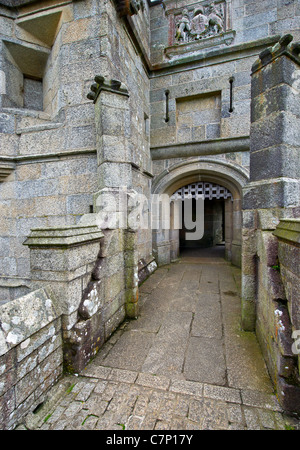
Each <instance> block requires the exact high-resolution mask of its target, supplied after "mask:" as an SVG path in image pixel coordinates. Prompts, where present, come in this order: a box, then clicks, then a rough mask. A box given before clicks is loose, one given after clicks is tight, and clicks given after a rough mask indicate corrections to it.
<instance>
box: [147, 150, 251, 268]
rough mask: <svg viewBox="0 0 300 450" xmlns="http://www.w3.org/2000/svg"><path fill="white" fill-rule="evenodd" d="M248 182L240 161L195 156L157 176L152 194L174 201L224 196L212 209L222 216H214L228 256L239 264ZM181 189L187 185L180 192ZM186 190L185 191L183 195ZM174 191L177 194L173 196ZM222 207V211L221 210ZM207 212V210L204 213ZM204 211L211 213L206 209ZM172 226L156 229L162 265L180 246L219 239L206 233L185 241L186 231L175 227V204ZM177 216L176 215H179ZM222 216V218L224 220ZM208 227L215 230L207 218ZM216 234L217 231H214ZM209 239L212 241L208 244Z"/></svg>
mask: <svg viewBox="0 0 300 450" xmlns="http://www.w3.org/2000/svg"><path fill="white" fill-rule="evenodd" d="M247 182H248V173H247V171H246V170H245V169H244V168H242V167H241V166H239V165H238V164H235V163H232V162H228V161H226V160H221V159H220V160H218V161H216V159H210V158H206V157H202V158H201V157H200V158H193V159H189V160H186V161H183V162H180V163H176V164H174V165H172V166H170V167H168V168H167V169H165V170H164V171H163V172H162V173H161V174H160V175H158V176H157V177H156V178H155V180H154V183H153V188H152V194H153V195H157V196H158V197H159V196H163V195H164V194H166V195H167V196H169V197H170V198H171V199H172V200H174V199H176V198H179V196H180V195H181V197H182V199H184V197H187V198H197V196H198V195H199V196H201V197H202V198H205V197H206V198H208V199H209V198H210V199H213V198H215V199H216V200H220V199H222V204H219V205H218V204H217V203H216V202H215V205H214V206H213V205H210V210H211V211H216V210H217V209H218V210H219V215H220V216H219V217H220V218H219V219H218V217H217V215H216V214H217V213H216V212H215V216H214V219H212V221H215V225H216V229H217V228H218V227H217V222H221V221H222V225H221V224H220V223H219V226H220V227H222V232H221V231H220V232H219V234H220V233H222V238H220V237H219V241H220V240H222V241H224V243H225V257H226V259H227V260H228V261H231V262H232V263H233V264H235V265H237V266H240V261H241V217H242V215H241V202H242V189H243V187H244V186H245V185H246V184H247ZM181 188H184V189H183V190H181V191H180V189H181ZM205 189H206V191H207V195H206V194H205ZM184 191H185V192H186V194H184ZM174 194H175V195H174ZM221 210H222V211H221ZM205 211H206V212H205ZM205 211H204V216H205V214H206V215H207V214H208V210H207V208H205ZM170 214H171V220H170V224H171V227H170V228H169V227H165V226H164V224H163V223H162V224H161V226H160V227H159V228H158V229H156V230H154V231H153V247H154V253H155V254H156V257H157V262H158V264H159V265H163V264H168V263H169V262H170V261H172V260H174V259H176V258H177V256H178V255H179V253H180V245H181V246H183V245H192V246H200V247H201V246H208V247H210V246H212V245H213V244H214V243H216V242H217V238H213V237H212V235H211V236H207V235H206V236H204V238H203V239H204V240H203V239H202V240H201V241H197V242H195V241H194V242H190V243H186V244H184V239H183V237H182V236H183V234H182V232H181V230H178V229H176V227H174V226H173V225H174V222H176V219H177V221H178V214H181V211H180V212H178V210H176V207H175V208H174V204H173V203H172V204H171V207H170ZM176 216H177V217H176ZM221 216H222V219H221ZM205 220H206V224H205V226H206V227H207V228H211V230H213V228H214V227H213V226H211V227H210V226H209V219H207V218H206V219H205ZM215 234H218V232H217V231H215ZM209 242H210V243H209Z"/></svg>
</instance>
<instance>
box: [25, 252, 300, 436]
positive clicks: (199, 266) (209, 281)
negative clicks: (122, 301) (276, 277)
mask: <svg viewBox="0 0 300 450" xmlns="http://www.w3.org/2000/svg"><path fill="white" fill-rule="evenodd" d="M239 293H240V270H239V269H238V268H236V267H234V266H232V265H230V264H229V263H226V262H225V260H224V259H223V258H222V257H220V256H219V255H218V254H216V256H211V257H209V258H207V257H205V255H204V256H203V257H202V258H199V257H193V256H189V257H188V256H187V257H182V258H181V259H180V260H179V262H177V263H174V264H172V265H170V266H165V267H162V268H159V269H158V270H157V271H156V272H155V273H154V274H153V275H152V276H151V277H150V278H149V279H148V280H146V281H145V283H144V284H143V285H142V286H141V289H140V302H141V310H140V316H139V318H138V319H137V320H134V321H128V322H125V323H123V324H122V325H121V327H120V328H119V329H118V330H117V331H116V332H115V333H114V334H113V335H112V336H111V338H110V340H109V341H108V342H107V343H106V344H105V345H104V346H103V347H102V349H101V350H100V352H99V353H98V355H97V356H96V358H95V359H94V360H93V361H92V362H91V363H90V364H89V365H88V366H87V367H86V368H85V370H83V371H82V373H80V374H78V375H77V376H65V377H64V378H63V379H62V380H61V382H60V383H58V384H57V385H56V386H55V387H54V388H53V389H52V391H51V395H50V396H49V398H48V401H47V402H46V403H45V404H44V405H43V406H42V407H41V409H40V410H39V411H38V412H36V413H35V414H33V413H32V414H30V415H29V416H28V417H27V419H26V423H25V425H26V427H27V428H29V429H42V430H44V429H45V430H49V429H50V430H62V429H63V430H78V429H79V430H93V429H95V430H124V429H125V430H206V429H215V430H230V429H233V430H241V429H242V430H247V429H250V430H253V429H254V430H255V429H280V430H281V429H283V430H285V429H291V428H293V429H299V422H298V421H297V420H296V419H295V418H291V417H288V416H285V415H284V414H283V413H282V411H281V408H280V406H279V404H278V402H277V399H276V396H275V395H274V392H273V388H272V385H271V382H270V379H269V376H268V373H267V370H266V366H265V364H264V361H263V358H262V355H261V353H260V348H259V345H258V342H257V340H256V337H255V335H254V334H253V333H246V332H243V331H241V329H240V297H239ZM19 428H20V429H22V428H23V427H22V426H20V427H19Z"/></svg>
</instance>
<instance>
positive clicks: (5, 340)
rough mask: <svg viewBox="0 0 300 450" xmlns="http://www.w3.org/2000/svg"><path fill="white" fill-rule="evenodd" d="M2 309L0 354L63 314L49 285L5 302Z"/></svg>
mask: <svg viewBox="0 0 300 450" xmlns="http://www.w3.org/2000/svg"><path fill="white" fill-rule="evenodd" d="M34 305H35V306H34ZM0 310H1V329H0V333H1V336H0V341H1V344H0V356H2V355H4V354H5V353H6V352H7V351H9V350H10V349H12V348H13V347H15V346H16V345H18V344H20V343H21V342H24V341H26V340H27V339H28V338H29V337H31V336H32V335H33V334H35V333H37V332H38V331H39V330H40V329H41V328H43V327H45V326H46V325H48V324H49V323H51V322H53V320H54V319H57V318H58V317H60V315H61V310H60V308H59V304H58V303H57V301H56V299H55V297H54V294H53V292H52V291H51V288H50V287H49V286H47V287H44V288H42V289H38V290H36V291H34V292H30V293H29V294H27V295H25V296H23V297H20V298H18V299H16V300H12V301H10V302H8V303H5V304H4V305H1V306H0ZM37 310H38V314H37ZM16 318H17V319H18V321H17V323H18V326H16ZM33 319H34V320H33Z"/></svg>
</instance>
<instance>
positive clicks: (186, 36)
mask: <svg viewBox="0 0 300 450" xmlns="http://www.w3.org/2000/svg"><path fill="white" fill-rule="evenodd" d="M224 32H225V8H224V2H223V3H218V4H216V2H212V3H210V4H209V5H206V6H202V5H199V6H197V7H195V8H194V10H193V11H189V10H188V9H187V8H184V9H183V10H182V13H181V15H179V16H178V19H177V21H176V34H175V43H177V44H181V43H185V42H191V41H195V40H198V39H203V38H207V37H210V36H217V35H218V34H222V33H224Z"/></svg>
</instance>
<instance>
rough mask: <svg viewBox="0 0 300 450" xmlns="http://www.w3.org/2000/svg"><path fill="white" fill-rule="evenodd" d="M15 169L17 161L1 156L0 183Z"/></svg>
mask: <svg viewBox="0 0 300 450" xmlns="http://www.w3.org/2000/svg"><path fill="white" fill-rule="evenodd" d="M14 170H15V163H14V162H13V161H10V159H8V158H5V157H0V183H1V182H2V181H4V180H5V178H6V177H8V175H10V174H11V173H12V172H13V171H14Z"/></svg>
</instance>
